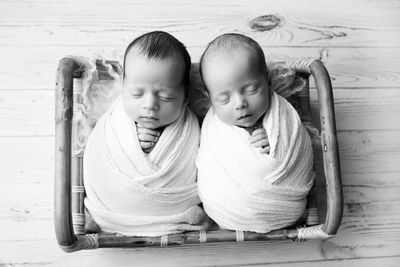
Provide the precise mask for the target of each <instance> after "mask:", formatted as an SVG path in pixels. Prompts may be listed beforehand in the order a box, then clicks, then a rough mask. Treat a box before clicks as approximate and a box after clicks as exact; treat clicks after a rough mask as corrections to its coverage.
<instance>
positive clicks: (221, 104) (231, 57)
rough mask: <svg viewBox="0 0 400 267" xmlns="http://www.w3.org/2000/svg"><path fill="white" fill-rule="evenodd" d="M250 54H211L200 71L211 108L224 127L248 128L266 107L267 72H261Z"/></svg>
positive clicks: (267, 96) (240, 51)
mask: <svg viewBox="0 0 400 267" xmlns="http://www.w3.org/2000/svg"><path fill="white" fill-rule="evenodd" d="M259 69H260V67H259V66H258V63H257V62H255V60H254V59H252V56H251V52H250V51H248V50H247V49H239V50H238V51H234V52H232V53H226V54H223V55H212V56H211V57H210V58H209V59H208V60H207V62H206V64H205V66H204V69H203V78H204V82H205V84H206V86H207V88H208V91H209V94H210V99H211V105H212V107H213V109H214V111H215V113H216V114H217V116H218V117H219V118H220V119H221V120H222V121H223V122H225V123H226V124H229V125H236V126H240V127H251V126H253V125H254V124H255V123H256V122H257V121H258V119H259V118H260V117H261V116H262V115H263V114H264V113H265V112H266V110H267V108H268V104H269V94H268V90H269V89H268V83H267V78H266V75H267V74H266V73H261V71H260V70H259Z"/></svg>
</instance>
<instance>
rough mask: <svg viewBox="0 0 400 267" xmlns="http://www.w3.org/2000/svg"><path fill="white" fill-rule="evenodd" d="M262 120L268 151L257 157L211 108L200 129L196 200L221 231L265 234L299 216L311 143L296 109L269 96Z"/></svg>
mask: <svg viewBox="0 0 400 267" xmlns="http://www.w3.org/2000/svg"><path fill="white" fill-rule="evenodd" d="M270 105H271V106H270V108H269V110H268V112H267V113H266V115H265V116H264V118H263V126H264V128H265V129H266V131H267V135H268V140H269V143H270V147H271V151H270V153H269V154H261V153H260V152H259V150H258V149H256V148H255V147H253V146H252V145H251V144H250V142H249V138H250V135H249V133H248V132H247V131H246V130H245V129H242V128H239V127H236V126H230V125H227V124H225V123H223V122H222V121H221V120H220V119H219V118H218V117H217V116H216V114H215V113H214V112H213V110H212V109H210V110H209V112H208V113H207V115H206V118H205V119H204V122H203V126H202V133H201V141H200V149H199V153H198V159H197V167H198V187H199V196H200V199H201V200H202V202H203V205H204V209H205V211H206V212H207V214H208V215H209V216H210V217H211V218H212V219H213V220H214V221H215V222H216V223H218V225H219V226H220V227H221V228H225V229H231V230H239V231H254V232H259V233H267V232H270V231H272V230H276V229H280V228H283V227H286V226H289V225H291V224H294V223H295V222H296V221H297V220H298V219H299V218H300V217H301V215H302V214H303V212H304V210H305V206H306V201H307V200H306V196H307V193H308V191H309V190H310V188H311V186H312V183H313V179H314V172H313V150H312V144H311V139H310V137H309V136H308V133H307V131H306V130H305V128H304V127H303V126H302V124H301V121H300V118H299V116H298V114H297V112H296V110H295V109H294V108H293V107H292V106H291V105H290V104H289V103H288V102H287V101H286V99H284V98H283V97H281V96H279V95H277V94H276V93H274V94H273V95H272V97H271V99H270Z"/></svg>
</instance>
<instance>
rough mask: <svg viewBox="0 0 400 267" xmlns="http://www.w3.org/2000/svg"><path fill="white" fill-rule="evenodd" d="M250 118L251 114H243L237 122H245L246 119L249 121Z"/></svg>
mask: <svg viewBox="0 0 400 267" xmlns="http://www.w3.org/2000/svg"><path fill="white" fill-rule="evenodd" d="M251 116H252V115H251V114H245V115H242V116H240V117H239V118H238V120H239V121H241V120H247V119H249V118H250V117H251Z"/></svg>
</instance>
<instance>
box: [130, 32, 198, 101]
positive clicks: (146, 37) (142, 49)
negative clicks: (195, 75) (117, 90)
mask: <svg viewBox="0 0 400 267" xmlns="http://www.w3.org/2000/svg"><path fill="white" fill-rule="evenodd" d="M132 48H135V49H137V51H138V54H140V55H143V56H145V57H147V58H148V59H166V58H170V57H173V56H176V55H178V56H179V55H180V56H182V59H183V62H184V64H185V70H184V74H183V83H184V85H185V96H188V90H189V84H190V68H191V66H192V63H191V60H190V55H189V53H188V51H187V50H186V47H185V45H184V44H182V43H181V42H180V41H179V40H178V39H176V38H175V37H174V36H172V35H171V34H169V33H167V32H163V31H154V32H149V33H145V34H143V35H141V36H139V37H137V38H136V39H134V40H133V41H132V42H131V43H130V44H129V45H128V47H127V48H126V50H125V55H124V65H123V66H124V67H123V77H124V78H125V63H126V57H127V55H128V54H129V51H130V50H131V49H132Z"/></svg>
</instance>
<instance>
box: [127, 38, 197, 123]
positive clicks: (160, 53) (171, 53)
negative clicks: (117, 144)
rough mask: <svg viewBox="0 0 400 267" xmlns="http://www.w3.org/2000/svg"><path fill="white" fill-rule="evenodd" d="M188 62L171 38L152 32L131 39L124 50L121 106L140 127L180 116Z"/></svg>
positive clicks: (189, 63)
mask: <svg viewBox="0 0 400 267" xmlns="http://www.w3.org/2000/svg"><path fill="white" fill-rule="evenodd" d="M190 67H191V61H190V56H189V53H188V52H187V50H186V48H185V46H184V45H183V44H182V43H181V42H179V41H178V40H177V39H176V38H175V37H173V36H172V35H170V34H168V33H166V32H161V31H155V32H150V33H146V34H144V35H142V36H140V37H138V38H136V39H135V40H133V41H132V42H131V43H130V44H129V46H128V47H127V49H126V51H125V56H124V68H123V90H122V97H123V104H124V108H125V110H126V112H127V114H128V115H129V117H130V118H131V119H132V120H133V121H135V122H137V123H139V124H141V125H142V126H143V127H146V128H150V129H157V128H161V127H164V126H167V125H169V124H171V123H173V122H174V121H175V120H177V119H178V117H179V115H180V114H181V112H182V110H183V108H184V105H185V102H186V96H187V94H188V89H189V81H190V77H189V74H190Z"/></svg>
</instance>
